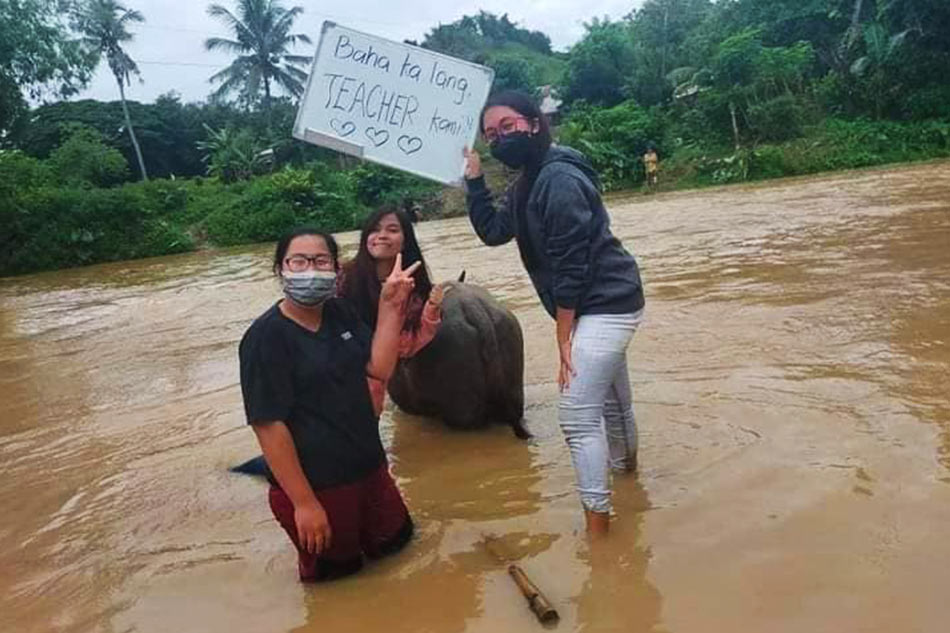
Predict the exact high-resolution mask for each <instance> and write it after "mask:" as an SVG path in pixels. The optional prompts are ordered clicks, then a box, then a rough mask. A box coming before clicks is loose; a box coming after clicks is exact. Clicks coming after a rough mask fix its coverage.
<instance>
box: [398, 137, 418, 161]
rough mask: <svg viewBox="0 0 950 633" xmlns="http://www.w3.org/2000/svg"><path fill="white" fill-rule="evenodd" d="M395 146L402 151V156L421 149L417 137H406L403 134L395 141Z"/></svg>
mask: <svg viewBox="0 0 950 633" xmlns="http://www.w3.org/2000/svg"><path fill="white" fill-rule="evenodd" d="M396 145H398V146H399V149H401V150H402V152H403V154H406V155H407V156H408V155H409V154H415V153H416V152H418V151H419V150H420V149H422V139H421V138H419V137H418V136H408V135H406V134H403V135H402V136H400V137H399V139H397V140H396Z"/></svg>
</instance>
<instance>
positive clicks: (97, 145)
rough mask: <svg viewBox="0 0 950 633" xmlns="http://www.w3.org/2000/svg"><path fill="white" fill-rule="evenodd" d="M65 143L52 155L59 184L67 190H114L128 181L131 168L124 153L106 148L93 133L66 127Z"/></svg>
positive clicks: (89, 130) (99, 137) (83, 127)
mask: <svg viewBox="0 0 950 633" xmlns="http://www.w3.org/2000/svg"><path fill="white" fill-rule="evenodd" d="M64 127H65V130H64V133H65V135H66V140H65V141H64V142H63V144H62V145H60V146H59V147H57V148H56V149H55V150H53V152H52V153H51V154H50V157H49V161H48V162H49V165H50V167H51V168H52V169H53V173H54V174H55V175H56V177H57V182H58V183H60V184H61V185H62V184H65V185H66V186H80V187H111V186H113V185H117V184H119V183H121V182H122V181H123V180H125V178H126V176H127V175H128V171H129V164H128V163H127V162H126V160H125V157H124V156H123V155H122V153H121V152H120V151H119V150H117V149H114V148H112V147H109V146H108V145H106V144H105V143H104V142H103V140H102V136H101V135H100V134H99V133H98V132H97V131H96V130H94V129H92V128H89V127H86V126H84V125H80V124H75V123H74V124H72V125H66V126H64Z"/></svg>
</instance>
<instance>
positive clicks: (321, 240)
mask: <svg viewBox="0 0 950 633" xmlns="http://www.w3.org/2000/svg"><path fill="white" fill-rule="evenodd" d="M419 266H420V264H419V263H416V264H413V265H411V266H409V267H408V268H406V269H403V267H402V258H401V256H400V255H397V256H396V257H395V260H394V262H393V267H392V269H391V271H390V273H389V274H388V275H387V276H386V278H385V280H384V281H383V282H382V284H381V289H380V293H379V302H378V310H379V312H378V315H377V318H376V324H375V329H374V330H371V329H370V328H369V327H368V326H367V325H366V324H365V323H364V321H363V320H362V319H361V318H360V316H359V315H358V314H357V312H356V310H355V308H354V307H353V306H352V305H351V304H350V303H349V302H348V301H346V300H345V299H338V298H335V294H336V274H337V270H338V265H337V244H336V242H335V240H334V239H333V237H332V236H330V235H327V234H325V233H322V232H319V231H315V230H310V229H301V230H297V231H294V232H292V233H290V234H289V235H287V236H285V237H284V238H282V239H281V240H280V241H279V242H278V243H277V248H276V252H275V254H274V263H273V269H274V273H275V274H276V275H277V276H278V277H279V278H280V281H281V285H282V287H283V291H284V298H283V299H282V300H280V301H278V302H277V303H276V304H274V305H273V306H272V307H271V308H269V309H268V310H267V311H266V312H265V313H264V314H263V315H261V316H260V317H258V318H257V320H255V321H254V323H253V324H252V325H251V327H250V328H248V330H247V332H246V333H245V334H244V338H243V339H242V340H241V346H240V363H241V391H242V394H243V396H244V409H245V413H246V414H247V421H248V423H249V424H250V425H251V426H252V428H253V429H254V432H255V434H256V435H257V439H258V442H259V443H260V445H261V449H262V451H263V453H264V457H265V459H266V460H267V465H268V467H269V471H270V473H269V476H268V478H269V479H270V482H271V489H270V493H269V501H270V506H271V509H272V510H273V512H274V516H275V517H276V518H277V520H278V522H279V523H280V524H281V526H282V527H283V528H284V529H285V530H286V532H287V534H288V535H289V536H290V539H291V541H292V542H293V544H294V546H295V547H296V548H297V552H298V571H299V575H300V579H301V580H302V581H319V580H328V579H331V578H338V577H341V576H346V575H349V574H351V573H354V572H356V571H358V570H359V569H360V568H361V567H362V565H363V558H364V556H365V557H369V558H379V557H381V556H385V555H387V554H391V553H394V552H396V551H398V550H399V549H401V548H402V547H403V546H404V545H405V544H406V543H407V542H408V541H409V539H410V537H411V536H412V531H413V524H412V520H411V519H410V517H409V513H408V511H407V510H406V506H405V504H404V503H403V500H402V496H401V495H400V494H399V490H398V489H397V488H396V485H395V483H394V482H393V480H392V477H391V476H390V474H389V468H388V465H387V461H386V454H385V452H384V450H383V446H382V442H381V441H380V436H379V425H378V412H377V406H376V405H375V404H374V402H373V399H372V395H371V391H370V384H374V383H378V382H385V381H386V380H388V379H389V378H390V376H391V375H392V372H393V369H394V368H395V365H396V359H397V356H398V347H399V336H400V332H401V330H402V326H403V320H404V317H405V308H406V302H407V301H408V299H409V296H410V294H411V293H412V288H413V285H414V281H413V273H415V272H416V270H417V269H418V268H419Z"/></svg>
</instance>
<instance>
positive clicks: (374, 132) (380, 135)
mask: <svg viewBox="0 0 950 633" xmlns="http://www.w3.org/2000/svg"><path fill="white" fill-rule="evenodd" d="M365 134H366V138H368V139H369V142H370V143H372V144H373V146H374V147H380V146H382V145H385V144H386V143H388V142H389V132H387V131H386V130H380V129H377V128H375V127H368V128H366V132H365Z"/></svg>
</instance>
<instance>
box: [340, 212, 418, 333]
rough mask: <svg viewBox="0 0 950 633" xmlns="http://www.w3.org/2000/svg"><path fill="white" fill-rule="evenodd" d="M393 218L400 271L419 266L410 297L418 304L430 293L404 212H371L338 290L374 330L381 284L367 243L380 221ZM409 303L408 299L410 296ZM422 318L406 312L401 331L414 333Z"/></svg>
mask: <svg viewBox="0 0 950 633" xmlns="http://www.w3.org/2000/svg"><path fill="white" fill-rule="evenodd" d="M390 214H392V215H394V216H396V219H397V220H399V226H400V227H402V265H403V268H405V267H407V266H410V265H411V264H414V263H416V262H422V266H419V269H418V270H417V271H416V272H415V273H414V274H413V276H412V278H413V279H414V280H415V282H416V285H415V287H414V288H413V290H412V295H413V297H418V298H419V299H421V302H420V303H419V305H420V306H421V305H422V304H424V303H425V300H426V299H427V298H428V297H429V292H430V291H431V290H432V282H431V281H430V280H429V271H428V268H427V267H426V262H425V259H423V257H422V250H421V249H420V248H419V242H418V241H416V232H415V230H413V228H412V222H410V221H409V216H408V215H406V213H405V212H404V211H403V210H401V209H399V208H397V207H394V206H383V207H380V208H379V209H377V210H376V211H374V212H373V213H372V214H371V215H370V216H369V217H368V218H366V222H365V223H364V224H363V231H362V232H361V233H360V246H359V250H357V252H356V257H354V258H353V261H351V262H348V263H347V264H346V265H344V267H343V272H344V283H343V286H342V288H341V289H340V290H341V293H342V295H343V296H344V297H345V298H347V299H349V300H350V301H351V302H352V303H353V304H354V305H355V306H356V309H357V311H358V312H359V314H360V316H361V317H362V318H363V321H365V322H366V323H368V324H369V325H370V326H371V327H374V328H375V327H376V315H377V312H378V310H379V291H380V289H381V288H382V284H381V283H380V281H379V278H378V277H377V274H376V260H375V259H373V256H372V255H370V254H369V247H368V245H367V241H368V240H369V234H370V233H372V232H373V231H375V230H376V227H377V226H379V223H380V221H381V220H382V219H383V218H384V217H385V216H387V215H390ZM410 302H412V297H410ZM421 317H422V312H421V310H415V311H413V310H410V311H409V313H408V314H407V315H406V323H405V325H404V326H403V329H406V330H416V329H418V327H419V320H420V318H421Z"/></svg>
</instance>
